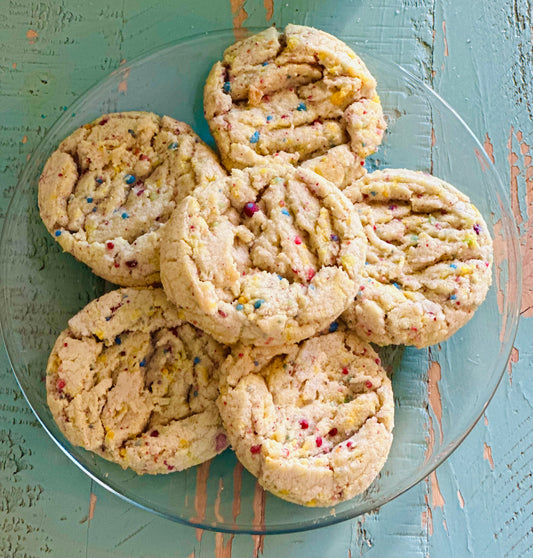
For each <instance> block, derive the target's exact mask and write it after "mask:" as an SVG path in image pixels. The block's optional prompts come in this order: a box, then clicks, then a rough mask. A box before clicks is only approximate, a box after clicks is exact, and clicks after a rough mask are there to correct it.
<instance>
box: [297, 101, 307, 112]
mask: <svg viewBox="0 0 533 558" xmlns="http://www.w3.org/2000/svg"><path fill="white" fill-rule="evenodd" d="M296 110H298V111H302V110H307V107H306V106H305V103H300V104H299V105H298V106H297V107H296Z"/></svg>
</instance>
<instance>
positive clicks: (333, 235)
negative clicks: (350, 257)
mask: <svg viewBox="0 0 533 558" xmlns="http://www.w3.org/2000/svg"><path fill="white" fill-rule="evenodd" d="M330 238H331V240H333V241H334V242H337V241H338V240H339V237H338V236H337V235H336V234H332V235H330Z"/></svg>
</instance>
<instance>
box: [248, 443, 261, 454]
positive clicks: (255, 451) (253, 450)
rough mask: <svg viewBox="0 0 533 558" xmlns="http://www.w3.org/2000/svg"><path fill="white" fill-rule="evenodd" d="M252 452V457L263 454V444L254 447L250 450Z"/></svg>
mask: <svg viewBox="0 0 533 558" xmlns="http://www.w3.org/2000/svg"><path fill="white" fill-rule="evenodd" d="M250 452H251V453H252V455H256V454H258V453H260V452H261V444H258V445H257V446H252V447H251V448H250Z"/></svg>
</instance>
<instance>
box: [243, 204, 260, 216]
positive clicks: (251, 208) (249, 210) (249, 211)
mask: <svg viewBox="0 0 533 558" xmlns="http://www.w3.org/2000/svg"><path fill="white" fill-rule="evenodd" d="M258 211H259V206H258V205H257V204H256V203H254V202H248V203H247V204H246V205H245V206H244V213H245V215H246V216H247V217H252V216H253V214H254V213H257V212H258Z"/></svg>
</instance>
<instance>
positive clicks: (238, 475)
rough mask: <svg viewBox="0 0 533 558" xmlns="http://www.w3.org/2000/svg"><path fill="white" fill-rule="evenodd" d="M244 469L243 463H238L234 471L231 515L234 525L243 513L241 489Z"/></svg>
mask: <svg viewBox="0 0 533 558" xmlns="http://www.w3.org/2000/svg"><path fill="white" fill-rule="evenodd" d="M243 469H244V467H243V466H242V465H241V463H239V462H237V463H236V464H235V468H234V469H233V505H232V507H231V514H232V517H233V523H235V522H236V521H237V517H239V514H240V513H241V488H242V472H243Z"/></svg>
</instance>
